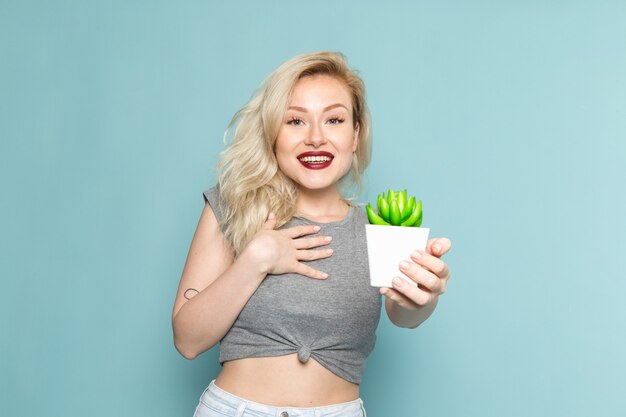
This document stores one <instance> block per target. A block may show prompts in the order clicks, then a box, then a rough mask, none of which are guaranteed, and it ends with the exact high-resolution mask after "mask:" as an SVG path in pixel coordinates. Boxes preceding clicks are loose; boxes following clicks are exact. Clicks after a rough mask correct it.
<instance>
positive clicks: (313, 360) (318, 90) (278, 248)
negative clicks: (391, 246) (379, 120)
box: [172, 52, 450, 417]
mask: <svg viewBox="0 0 626 417" xmlns="http://www.w3.org/2000/svg"><path fill="white" fill-rule="evenodd" d="M235 124H236V126H237V127H236V130H235V134H234V138H233V141H232V143H231V144H230V145H229V146H228V147H227V149H226V150H225V152H224V153H223V154H222V155H221V159H220V164H219V170H218V171H219V175H218V185H217V186H216V187H213V188H210V189H208V190H206V191H205V192H204V197H205V200H206V204H205V207H204V211H203V212H202V215H201V217H200V221H199V224H198V228H197V230H196V233H195V235H194V238H193V240H192V243H191V248H190V251H189V255H188V258H187V262H186V264H185V268H184V271H183V275H182V278H181V282H180V286H179V288H178V294H177V296H176V301H175V305H174V311H173V318H172V322H173V328H174V341H175V345H176V348H177V350H178V351H179V352H180V353H181V354H182V355H183V356H184V357H185V358H187V359H193V358H195V357H196V356H197V355H199V354H200V353H202V352H204V351H206V350H208V349H210V348H211V347H213V346H214V345H215V344H217V343H218V342H221V343H220V363H221V364H222V366H223V368H222V370H221V372H220V374H219V375H218V377H217V379H216V380H214V381H211V383H210V384H209V386H208V387H207V389H205V391H204V392H203V394H202V396H201V399H200V403H199V404H198V407H197V409H196V415H197V416H248V415H254V416H282V417H287V416H300V415H307V416H308V415H310V416H331V415H333V416H334V415H341V416H348V417H349V416H364V415H365V411H364V409H363V403H362V401H361V399H360V398H359V383H360V381H361V376H362V373H363V369H364V366H365V360H366V358H367V356H368V355H369V354H370V352H371V351H372V350H373V348H374V344H375V340H376V335H375V331H376V327H377V325H378V321H379V315H380V307H381V297H380V295H381V294H383V295H385V298H386V301H385V307H386V312H387V314H388V316H389V318H390V319H391V321H392V322H393V323H394V324H396V325H398V326H401V327H411V328H414V327H417V326H418V325H419V324H420V323H421V322H423V321H424V320H425V319H426V318H428V316H429V315H430V314H431V313H432V311H433V309H434V308H435V306H436V304H437V298H438V296H439V295H440V294H442V293H443V292H444V290H445V285H446V282H447V279H448V277H449V273H448V269H447V267H446V265H445V263H444V262H443V261H441V260H440V259H439V257H440V256H441V255H443V254H444V253H446V252H447V251H448V250H449V248H450V241H449V240H448V239H433V240H431V241H429V243H428V247H427V250H426V252H425V253H420V252H417V251H416V252H415V253H413V254H411V255H410V258H407V261H412V262H403V265H401V266H400V270H401V271H402V272H403V273H404V274H405V275H407V276H408V277H410V278H411V279H413V280H414V281H415V282H417V283H418V284H419V286H413V285H410V284H406V283H405V284H402V282H404V281H402V280H398V283H397V284H395V283H394V288H381V289H377V288H373V287H371V286H370V285H369V272H368V267H367V252H366V247H365V231H364V229H365V227H364V224H365V223H367V217H366V216H365V214H364V212H363V210H361V209H360V208H358V206H356V205H355V204H353V203H352V202H351V201H349V200H347V199H345V198H343V197H342V191H341V190H343V188H344V187H349V186H351V185H357V186H358V187H359V189H360V180H361V176H362V174H363V171H364V170H365V168H366V167H367V165H368V162H369V159H370V149H371V144H370V140H371V139H370V119H369V112H368V108H367V104H366V102H365V88H364V85H363V82H362V80H361V79H360V78H359V77H358V76H357V75H356V74H355V73H354V72H353V71H352V70H350V69H349V67H348V66H347V64H346V62H345V59H344V57H343V55H341V54H338V53H330V52H320V53H311V54H305V55H300V56H296V57H294V58H292V59H290V60H289V61H287V62H285V63H284V64H283V65H281V66H280V67H279V68H278V69H277V70H276V71H274V72H273V73H272V74H271V75H270V76H269V77H268V78H267V79H266V80H265V82H264V83H263V85H262V86H261V88H260V89H259V90H258V91H257V92H256V94H255V95H254V96H253V98H252V99H251V100H250V101H249V102H248V103H247V104H246V106H244V107H243V108H242V109H241V110H240V111H239V112H237V114H236V115H235V117H234V118H233V121H232V122H231V126H232V125H235ZM407 255H408V254H407Z"/></svg>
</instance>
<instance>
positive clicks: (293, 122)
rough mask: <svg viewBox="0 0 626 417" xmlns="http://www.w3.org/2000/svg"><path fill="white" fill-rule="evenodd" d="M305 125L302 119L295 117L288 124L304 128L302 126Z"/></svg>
mask: <svg viewBox="0 0 626 417" xmlns="http://www.w3.org/2000/svg"><path fill="white" fill-rule="evenodd" d="M303 123H304V121H303V120H302V119H300V118H299V117H297V116H293V117H292V118H291V119H290V120H289V121H288V122H287V124H288V125H292V126H302V124H303Z"/></svg>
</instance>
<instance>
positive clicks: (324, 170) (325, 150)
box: [274, 75, 358, 190]
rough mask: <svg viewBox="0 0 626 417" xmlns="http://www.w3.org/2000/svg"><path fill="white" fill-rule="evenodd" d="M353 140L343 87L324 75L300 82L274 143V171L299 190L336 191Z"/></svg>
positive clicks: (348, 97) (347, 93) (354, 133)
mask: <svg viewBox="0 0 626 417" xmlns="http://www.w3.org/2000/svg"><path fill="white" fill-rule="evenodd" d="M357 137H358V126H357V127H356V128H355V126H354V121H353V120H352V99H351V95H350V91H349V90H348V88H347V87H346V86H345V84H343V82H341V81H339V80H338V79H336V78H334V77H331V76H328V75H314V76H308V77H304V78H301V79H300V80H298V82H297V84H296V85H295V87H294V90H293V94H292V97H291V101H290V102H289V106H288V109H287V111H286V112H285V115H284V117H283V120H282V125H281V128H280V130H279V132H278V137H277V138H276V143H275V148H274V149H275V153H276V159H277V160H278V166H279V168H280V170H281V171H282V172H283V173H284V174H285V175H287V176H288V177H289V178H291V179H292V180H293V181H294V182H295V183H296V184H297V185H298V187H299V188H300V190H304V189H306V190H329V189H332V190H338V186H337V183H338V181H339V180H340V179H341V178H342V177H343V176H345V175H346V174H347V173H348V171H349V170H350V167H351V165H352V154H353V152H354V151H355V150H356V147H357Z"/></svg>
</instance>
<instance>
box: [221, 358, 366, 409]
mask: <svg viewBox="0 0 626 417" xmlns="http://www.w3.org/2000/svg"><path fill="white" fill-rule="evenodd" d="M215 385H217V386H218V387H219V388H221V389H223V390H224V391H227V392H230V393H231V394H234V395H236V396H238V397H241V398H244V399H246V400H249V401H254V402H258V403H262V404H267V405H273V406H276V407H280V406H284V407H321V406H325V405H332V404H338V403H343V402H348V401H353V400H356V399H357V398H359V386H358V385H357V384H354V383H352V382H349V381H346V380H345V379H343V378H341V377H339V376H338V375H335V374H334V373H332V372H331V371H329V370H328V369H326V368H324V367H323V366H322V365H321V364H320V363H319V362H317V361H316V360H315V359H313V358H309V360H308V361H307V362H306V363H301V362H300V361H299V360H298V356H297V354H296V353H294V354H290V355H283V356H272V357H261V358H245V359H237V360H233V361H227V362H224V366H223V368H222V371H221V372H220V374H219V375H218V377H217V379H216V380H215Z"/></svg>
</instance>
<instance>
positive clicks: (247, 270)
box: [172, 204, 265, 359]
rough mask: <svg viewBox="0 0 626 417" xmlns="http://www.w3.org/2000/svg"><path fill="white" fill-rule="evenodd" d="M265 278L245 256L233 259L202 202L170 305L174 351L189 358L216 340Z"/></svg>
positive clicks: (208, 206)
mask: <svg viewBox="0 0 626 417" xmlns="http://www.w3.org/2000/svg"><path fill="white" fill-rule="evenodd" d="M264 277H265V274H263V273H262V271H260V269H259V268H258V266H257V265H254V264H253V263H252V262H250V259H249V257H248V256H247V254H243V253H242V255H241V256H240V257H239V258H238V259H237V260H236V261H234V259H233V251H232V249H231V247H230V245H229V244H228V242H226V240H225V239H224V237H223V235H222V232H221V230H220V228H219V224H218V222H217V219H216V218H215V215H214V214H213V210H212V209H211V206H210V205H209V204H205V206H204V210H203V211H202V215H201V216H200V220H199V222H198V227H197V229H196V232H195V234H194V237H193V240H192V242H191V247H190V249H189V254H188V256H187V261H186V263H185V267H184V270H183V274H182V277H181V280H180V284H179V286H178V293H177V294H176V301H175V303H174V311H173V313H172V327H173V330H174V344H175V346H176V349H177V350H178V351H179V352H180V353H181V354H182V355H183V356H184V357H185V358H187V359H193V358H195V357H196V356H197V355H199V354H200V353H202V352H204V351H205V350H208V349H210V348H211V347H213V346H214V345H215V344H217V342H219V341H220V340H221V339H222V338H223V337H224V335H225V334H226V333H227V332H228V329H230V327H231V326H232V324H233V323H234V321H235V319H236V318H237V316H238V315H239V313H240V312H241V310H242V309H243V307H244V305H245V304H246V302H247V301H248V299H249V298H250V297H251V296H252V294H253V293H254V291H255V290H256V288H257V287H258V286H259V285H260V283H261V282H262V280H263V278H264ZM190 288H191V289H193V290H189V291H187V290H188V289H190ZM185 295H186V297H185ZM188 298H189V299H188Z"/></svg>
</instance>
